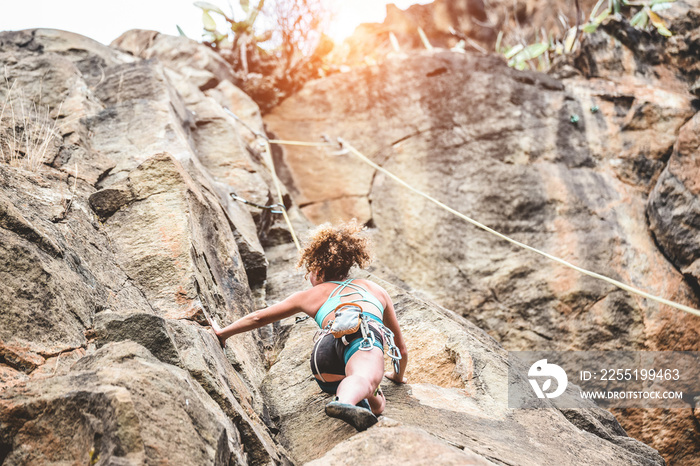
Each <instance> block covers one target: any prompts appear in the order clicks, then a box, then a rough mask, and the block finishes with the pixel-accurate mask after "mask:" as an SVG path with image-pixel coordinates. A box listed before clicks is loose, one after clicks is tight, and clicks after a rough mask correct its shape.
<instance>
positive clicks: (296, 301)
mask: <svg viewBox="0 0 700 466" xmlns="http://www.w3.org/2000/svg"><path fill="white" fill-rule="evenodd" d="M305 293H306V292H304V291H299V292H297V293H294V294H293V295H291V296H289V297H288V298H287V299H285V300H284V301H281V302H279V303H277V304H273V305H272V306H270V307H266V308H265V309H259V310H257V311H255V312H251V313H250V314H248V315H246V316H243V317H241V318H240V319H238V320H237V321H235V322H234V323H232V324H230V325H227V326H226V327H224V328H220V327H219V326H218V325H216V323H214V322H212V328H213V329H214V333H216V336H217V337H218V338H219V342H220V343H221V346H224V344H225V343H226V340H227V339H228V338H229V337H230V336H232V335H236V334H238V333H243V332H247V331H249V330H254V329H256V328H260V327H263V326H265V325H267V324H271V323H273V322H277V321H278V320H282V319H284V318H286V317H291V316H293V315H294V314H297V313H299V312H304V307H303V302H304V294H305Z"/></svg>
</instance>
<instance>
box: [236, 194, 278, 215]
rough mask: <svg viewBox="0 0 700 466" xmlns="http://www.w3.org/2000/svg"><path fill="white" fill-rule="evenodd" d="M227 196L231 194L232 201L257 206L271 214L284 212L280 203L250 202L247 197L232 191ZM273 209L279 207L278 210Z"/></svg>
mask: <svg viewBox="0 0 700 466" xmlns="http://www.w3.org/2000/svg"><path fill="white" fill-rule="evenodd" d="M229 196H231V198H232V199H233V200H234V201H238V202H241V203H243V204H246V205H249V206H253V207H257V208H258V209H262V210H269V211H270V212H272V213H273V214H281V213H284V212H283V211H284V210H285V207H284V205H282V204H270V205H262V204H256V203H255V202H251V201H249V200H248V199H244V198H242V197H241V196H239V195H238V194H236V193H234V192H230V193H229ZM274 209H279V210H274Z"/></svg>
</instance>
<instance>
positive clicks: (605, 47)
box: [265, 2, 700, 464]
mask: <svg viewBox="0 0 700 466" xmlns="http://www.w3.org/2000/svg"><path fill="white" fill-rule="evenodd" d="M698 11H700V4H698V2H678V3H677V5H675V6H674V9H673V13H669V15H670V18H671V19H672V22H671V24H670V27H671V29H672V30H673V31H675V32H677V33H678V36H677V37H673V38H671V39H670V40H669V41H668V43H667V42H664V39H663V38H661V37H660V36H658V35H656V34H648V33H641V32H638V31H636V32H635V30H634V29H632V28H629V26H628V25H626V24H625V23H624V22H622V23H620V22H612V23H610V24H608V25H606V27H605V28H603V29H602V30H600V31H598V32H597V33H596V34H595V35H593V36H590V37H589V38H588V39H587V41H586V42H584V44H583V47H582V51H581V53H580V55H579V56H578V57H577V58H575V60H570V61H562V62H560V63H558V64H557V65H556V66H555V68H554V69H553V71H552V73H551V74H549V75H545V74H540V73H532V72H518V71H514V70H512V69H509V68H507V67H506V65H505V63H503V61H502V60H501V59H499V58H497V57H494V56H481V55H479V54H476V53H466V54H459V53H455V52H451V51H446V50H436V51H432V52H431V51H422V52H420V53H416V52H414V53H410V54H406V55H400V54H394V55H391V56H388V57H387V58H386V59H385V60H384V61H381V62H379V63H378V64H377V65H373V66H365V67H361V68H357V69H354V70H352V71H351V72H349V73H346V74H339V75H334V76H330V77H328V78H325V79H323V80H318V81H315V82H312V83H308V84H307V85H306V86H305V88H304V89H303V90H302V91H301V92H299V93H298V94H297V95H295V96H294V97H292V98H290V99H288V100H287V101H285V102H284V103H282V104H281V105H280V106H279V107H277V108H276V109H274V110H273V111H272V112H271V113H270V114H268V115H266V117H265V121H266V123H267V124H268V129H269V131H271V132H272V133H274V134H275V135H276V136H277V137H278V138H280V139H291V140H309V139H315V138H318V137H320V135H322V134H325V135H328V136H329V137H330V138H331V139H333V138H335V137H342V138H344V139H345V140H346V141H348V142H349V143H350V144H352V145H353V146H354V147H356V148H357V149H359V150H360V151H361V152H363V153H364V154H366V155H367V156H369V157H370V158H371V159H372V160H373V161H374V162H376V163H378V164H380V165H382V166H383V167H384V168H386V169H388V170H390V171H391V172H393V173H395V174H396V175H398V176H399V177H401V178H402V179H404V180H406V181H407V182H408V183H409V184H411V185H412V186H414V187H416V188H418V189H420V190H422V191H424V192H427V193H428V194H430V195H432V196H434V197H436V198H438V199H439V200H441V201H443V202H445V203H446V204H448V205H450V206H452V207H454V208H456V209H457V210H459V211H461V212H463V213H465V214H467V215H469V216H471V217H472V218H475V219H476V220H478V221H480V222H482V223H484V224H486V225H488V226H490V227H492V228H494V229H496V230H498V231H501V232H502V233H505V234H507V235H509V236H511V237H513V238H515V239H517V240H519V241H521V242H524V243H526V244H529V245H531V246H534V247H536V248H539V249H542V250H544V251H546V252H548V253H550V254H554V255H556V256H558V257H561V258H563V259H565V260H567V261H570V262H572V263H574V264H577V265H579V266H582V267H584V268H587V269H589V270H593V271H597V272H599V273H603V274H605V275H608V276H611V277H613V278H615V279H617V280H620V281H623V282H626V283H629V284H631V285H632V286H635V287H638V288H640V289H644V290H647V291H649V292H651V293H652V294H656V295H660V296H664V297H667V298H669V299H672V300H675V301H678V302H681V303H684V304H688V305H691V306H693V307H696V308H697V307H698V305H699V303H700V292H699V291H698V290H699V289H698V285H697V283H698V282H697V280H698V279H697V264H698V262H697V260H698V249H697V239H698V234H699V232H700V229H699V228H698V207H697V206H698V196H697V193H698V191H697V179H698V176H697V175H698V165H697V141H696V139H697V137H696V134H697V130H696V125H697V121H696V120H697V111H698V108H699V107H698V101H697V99H696V97H695V95H694V94H693V92H694V87H693V86H694V82H695V79H696V75H695V71H694V69H695V68H694V67H693V66H686V65H687V64H689V63H692V60H691V59H690V58H689V57H690V55H692V54H693V53H696V52H691V51H690V48H689V47H688V46H687V45H684V44H693V43H695V41H696V36H697V27H698V26H697V25H698V23H697V22H695V23H694V24H695V25H694V26H690V25H689V23H691V22H692V21H693V18H695V19H697V18H698ZM348 96H352V98H348ZM283 150H284V157H283V163H284V168H283V170H280V171H281V172H283V173H287V179H286V185H287V187H288V189H289V190H290V192H291V193H292V194H293V196H294V198H295V199H296V200H297V202H298V203H299V205H300V207H301V210H302V211H303V212H304V213H305V214H306V216H307V217H308V218H310V219H311V220H312V221H313V222H315V223H321V222H324V221H330V220H337V219H347V218H351V217H356V218H358V219H360V220H361V221H362V222H366V223H367V224H368V225H370V226H372V227H373V228H372V232H373V234H374V238H375V243H376V244H377V246H378V247H377V256H378V259H379V260H380V261H381V263H382V264H383V265H384V266H386V267H388V268H389V269H390V270H391V272H392V273H393V274H394V275H395V276H397V277H398V278H399V279H400V280H402V281H404V282H405V283H406V284H408V286H410V287H412V288H414V289H417V290H420V291H421V292H423V293H425V295H424V296H427V297H429V298H430V299H434V300H435V301H436V302H438V303H440V304H441V305H443V306H445V307H446V308H448V309H452V310H454V311H456V312H458V313H459V314H461V315H463V316H464V317H467V318H468V319H469V320H470V321H472V322H474V323H476V324H477V325H478V326H479V327H481V328H482V329H484V330H486V331H487V332H488V333H489V334H490V335H492V336H493V337H494V338H496V340H498V341H499V342H501V343H502V344H503V345H504V346H505V347H506V348H508V349H514V350H515V349H520V350H524V349H560V350H573V349H589V348H594V349H602V350H613V349H630V350H698V348H700V321H699V320H698V318H697V317H695V316H692V315H689V314H685V313H683V312H681V311H676V310H673V309H671V308H668V307H665V306H660V305H658V304H656V303H654V302H650V301H648V300H644V299H640V298H638V297H636V296H633V295H629V294H627V293H625V292H622V291H620V290H618V289H616V288H614V287H612V286H609V285H607V284H604V283H603V282H599V281H596V280H594V279H591V278H588V277H585V276H582V275H579V274H578V273H576V272H574V271H571V270H569V269H565V268H563V267H561V266H558V265H556V264H553V263H551V262H549V261H547V260H546V259H544V258H542V257H540V256H537V255H534V254H532V253H530V252H528V251H525V250H521V249H518V248H517V247H515V246H512V245H510V244H509V243H506V242H504V241H502V240H499V239H497V238H496V237H494V236H492V235H490V234H488V233H486V232H484V231H481V230H478V229H476V228H475V227H472V226H470V225H468V224H467V223H465V222H463V221H462V220H460V219H458V218H457V217H454V216H452V215H451V214H448V213H446V212H444V211H442V210H439V209H438V208H437V207H435V206H434V205H433V204H431V203H429V202H428V201H427V200H425V199H423V198H421V197H419V196H416V195H415V194H413V193H410V192H409V191H407V190H405V189H404V188H403V187H401V186H399V185H398V184H396V183H394V182H393V181H392V180H391V179H388V178H386V177H385V176H384V175H382V174H381V173H375V171H374V170H373V169H372V168H371V167H370V166H368V165H366V164H364V163H363V162H361V161H359V160H358V159H357V158H355V157H354V156H353V155H352V154H349V153H346V154H342V155H338V154H337V153H335V152H337V151H332V150H325V149H308V148H298V147H285V148H284V149H283ZM331 179H332V180H333V182H332V183H331V182H329V181H328V180H331ZM694 403H695V401H693V400H689V404H688V409H687V410H685V411H683V412H679V411H674V412H664V413H660V412H654V413H651V412H646V413H643V412H634V413H633V412H631V411H628V412H626V413H620V414H621V422H622V424H623V426H625V428H627V429H628V430H629V431H630V432H632V434H633V435H635V436H637V438H640V439H643V440H644V441H646V442H649V443H650V444H651V445H653V446H655V447H656V448H659V449H660V450H661V451H662V453H663V454H664V456H665V457H666V458H667V459H668V460H669V461H670V462H671V463H674V464H675V463H680V464H695V463H694V462H696V461H697V458H698V457H700V431H699V430H698V419H697V417H696V414H694V411H693V409H694Z"/></svg>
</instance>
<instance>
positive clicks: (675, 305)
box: [229, 112, 700, 317]
mask: <svg viewBox="0 0 700 466" xmlns="http://www.w3.org/2000/svg"><path fill="white" fill-rule="evenodd" d="M229 113H230V112H229ZM232 115H233V114H232ZM234 116H235V115H234ZM236 119H237V120H239V119H238V117H236ZM239 121H240V120H239ZM246 127H247V126H246ZM248 129H250V128H248ZM251 131H252V130H251ZM254 134H255V135H256V136H258V137H259V138H261V139H263V140H264V141H265V144H266V150H267V153H268V158H269V159H270V162H269V167H270V171H271V172H272V176H273V179H274V180H275V186H276V187H277V192H278V194H279V196H280V202H282V194H281V190H280V188H279V185H278V183H279V180H278V179H277V175H276V174H275V169H274V165H273V164H272V155H271V152H270V144H280V145H288V146H308V147H336V148H337V145H336V144H332V143H329V142H304V141H286V140H280V139H269V138H267V137H265V136H264V135H261V134H260V133H257V132H254ZM338 142H339V143H340V144H341V146H342V147H343V148H345V149H347V150H349V151H350V152H351V153H352V154H353V155H355V156H356V157H357V158H359V159H360V160H362V161H363V162H364V163H366V164H368V165H369V166H371V167H372V168H374V169H375V170H377V171H380V172H382V173H384V174H385V175H386V176H388V177H389V178H391V179H393V180H394V181H396V182H397V183H399V184H400V185H402V186H404V187H405V188H407V189H409V190H410V191H412V192H414V193H416V194H418V195H419V196H422V197H424V198H425V199H427V200H429V201H430V202H432V203H433V204H435V205H437V206H439V207H440V208H442V209H444V210H446V211H447V212H450V213H451V214H453V215H456V216H457V217H459V218H461V219H463V220H465V221H467V222H469V223H471V224H472V225H474V226H475V227H477V228H480V229H482V230H484V231H486V232H488V233H491V234H492V235H495V236H497V237H498V238H501V239H503V240H505V241H508V242H509V243H512V244H514V245H516V246H518V247H520V248H523V249H526V250H528V251H532V252H534V253H536V254H539V255H541V256H544V257H546V258H547V259H550V260H552V261H554V262H556V263H558V264H561V265H563V266H565V267H568V268H570V269H573V270H576V271H577V272H579V273H582V274H583V275H587V276H589V277H593V278H596V279H598V280H602V281H604V282H607V283H610V284H611V285H614V286H616V287H617V288H620V289H621V290H624V291H627V292H628V293H633V294H636V295H638V296H641V297H643V298H647V299H651V300H652V301H656V302H657V303H660V304H664V305H666V306H670V307H672V308H675V309H678V310H680V311H683V312H687V313H689V314H693V315H696V316H698V317H700V310H698V309H695V308H693V307H690V306H686V305H685V304H680V303H677V302H675V301H671V300H668V299H665V298H661V297H659V296H655V295H652V294H650V293H647V292H646V291H642V290H640V289H638V288H634V287H632V286H630V285H627V284H625V283H622V282H620V281H618V280H615V279H613V278H610V277H607V276H605V275H602V274H599V273H596V272H592V271H590V270H587V269H584V268H582V267H579V266H577V265H574V264H572V263H570V262H567V261H565V260H564V259H560V258H558V257H556V256H553V255H551V254H549V253H546V252H544V251H541V250H539V249H537V248H534V247H532V246H528V245H527V244H525V243H521V242H520V241H517V240H515V239H513V238H511V237H509V236H506V235H504V234H502V233H499V232H498V231H496V230H494V229H493V228H489V227H487V226H486V225H484V224H483V223H480V222H478V221H476V220H474V219H472V218H470V217H468V216H466V215H464V214H463V213H461V212H459V211H457V210H455V209H453V208H452V207H450V206H448V205H447V204H445V203H443V202H441V201H439V200H437V199H435V198H434V197H432V196H430V195H429V194H426V193H425V192H423V191H421V190H419V189H416V188H414V187H413V186H411V185H410V184H408V183H407V182H405V181H404V180H402V179H401V178H399V177H398V176H396V175H394V174H393V173H391V172H390V171H389V170H387V169H386V168H383V167H381V166H380V165H378V164H376V163H375V162H373V161H372V160H370V159H369V158H368V157H367V156H366V155H364V154H363V153H362V152H360V151H359V150H357V149H355V148H354V147H353V146H351V145H350V144H348V143H347V142H346V141H344V140H343V139H342V138H338ZM283 212H284V209H283ZM284 215H285V219H286V220H287V224H288V225H289V228H290V230H291V231H292V237H293V238H294V244H295V245H296V246H297V249H300V246H299V243H298V242H297V240H296V236H295V234H294V230H293V228H292V225H291V222H290V221H289V219H288V217H287V215H286V212H284Z"/></svg>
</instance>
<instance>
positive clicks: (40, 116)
mask: <svg viewBox="0 0 700 466" xmlns="http://www.w3.org/2000/svg"><path fill="white" fill-rule="evenodd" d="M4 78H5V91H6V92H5V99H4V102H3V104H2V109H0V162H2V163H6V164H9V165H11V166H15V167H20V168H23V169H25V170H29V171H34V172H36V171H38V170H39V169H40V168H41V166H42V165H43V164H44V163H45V162H47V156H48V155H49V154H50V150H49V149H50V148H51V147H52V146H53V145H54V144H56V143H57V142H58V143H60V141H61V135H60V133H59V132H58V131H57V129H58V128H57V126H58V124H57V122H56V120H54V119H53V118H51V116H50V108H49V106H48V105H46V106H44V105H41V96H39V104H38V105H37V103H36V101H34V100H30V99H27V98H26V97H25V95H24V92H23V91H22V90H20V91H17V90H16V89H15V84H16V82H17V81H16V80H15V81H13V82H12V84H10V79H9V78H8V77H7V71H6V72H5V76H4ZM61 106H62V104H61ZM61 106H59V108H58V112H57V113H58V114H60V112H61Z"/></svg>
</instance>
